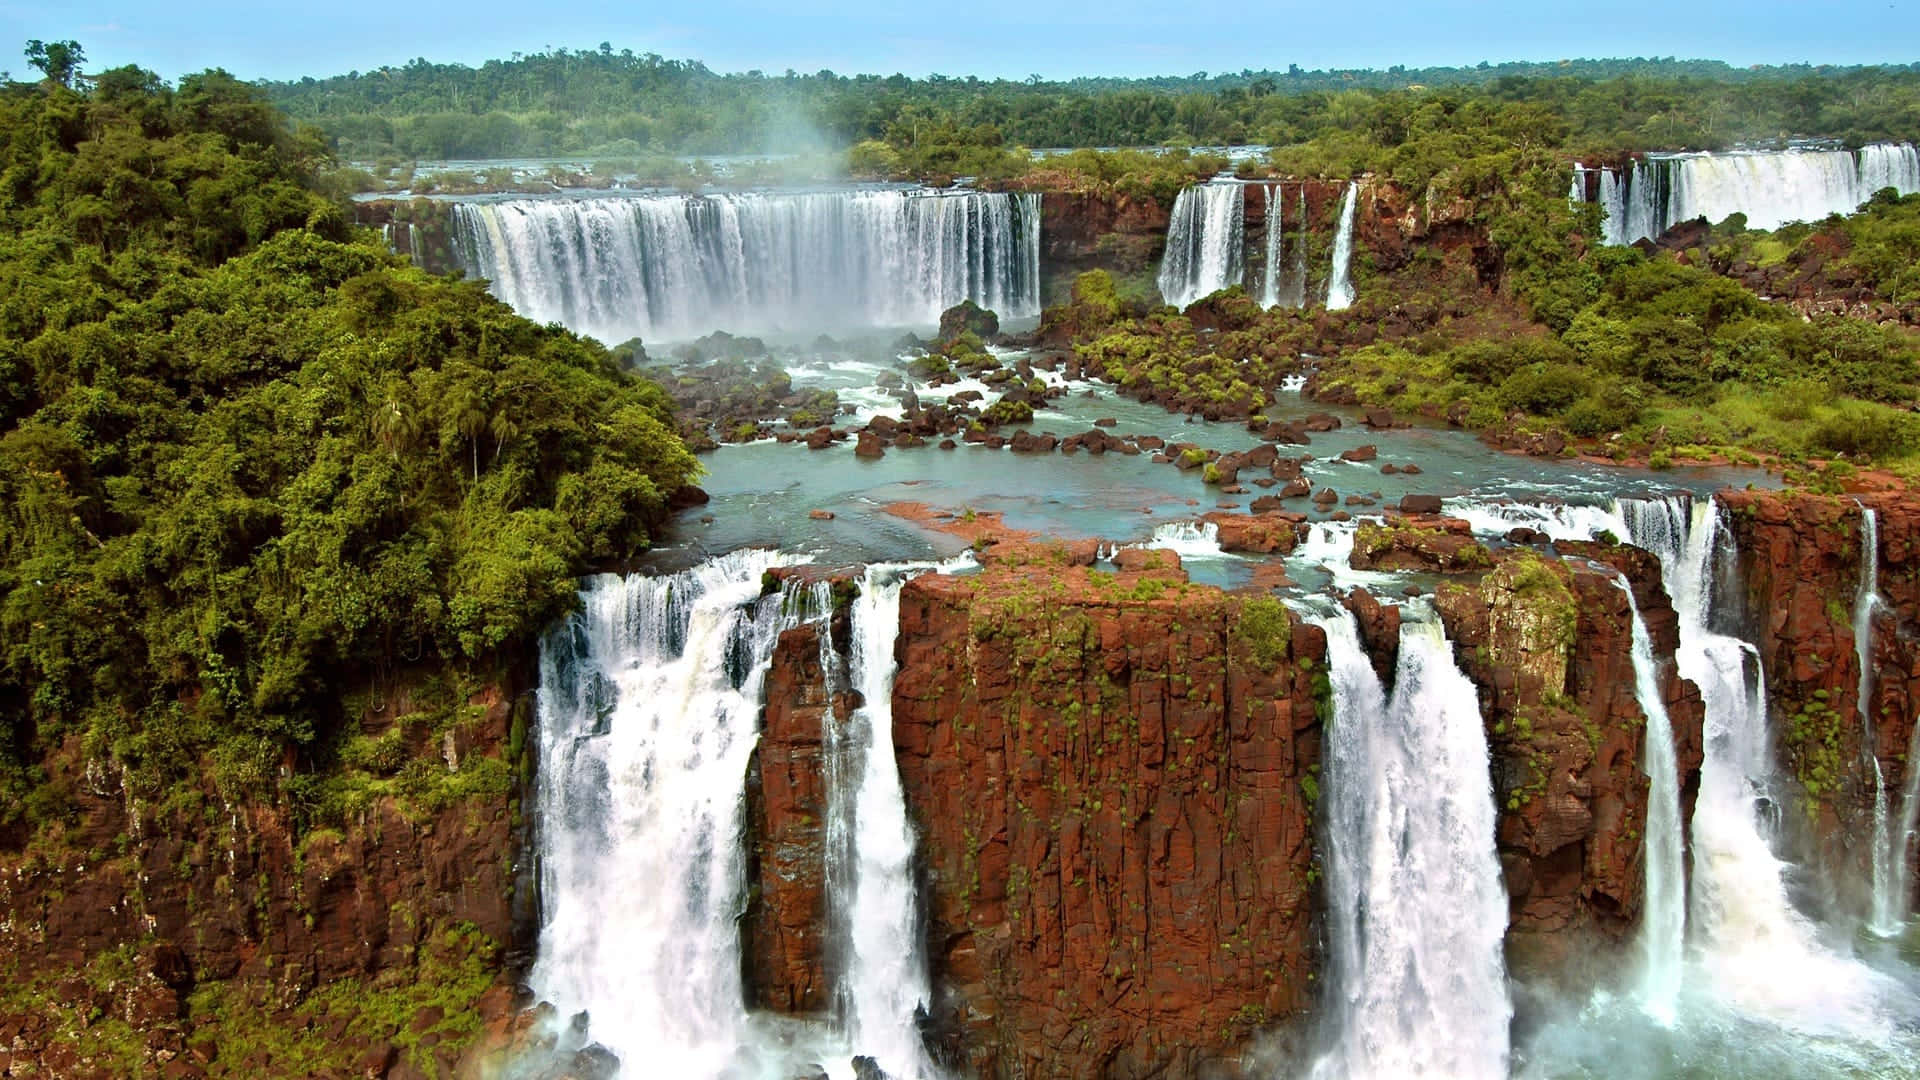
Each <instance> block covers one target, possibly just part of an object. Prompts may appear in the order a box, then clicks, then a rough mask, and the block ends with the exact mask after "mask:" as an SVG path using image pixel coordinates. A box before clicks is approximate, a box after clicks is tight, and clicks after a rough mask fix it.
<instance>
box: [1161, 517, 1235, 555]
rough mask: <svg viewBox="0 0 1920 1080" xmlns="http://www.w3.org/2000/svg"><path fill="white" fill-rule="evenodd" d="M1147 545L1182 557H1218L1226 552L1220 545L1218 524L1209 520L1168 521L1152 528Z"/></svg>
mask: <svg viewBox="0 0 1920 1080" xmlns="http://www.w3.org/2000/svg"><path fill="white" fill-rule="evenodd" d="M1147 546H1148V547H1150V548H1159V549H1160V550H1162V551H1171V552H1173V553H1175V554H1177V555H1179V556H1180V557H1181V558H1182V559H1219V558H1224V557H1225V556H1226V554H1227V553H1226V552H1225V551H1224V550H1222V549H1221V547H1220V526H1218V525H1215V524H1214V523H1213V522H1211V521H1170V522H1168V523H1166V524H1165V525H1161V526H1159V527H1157V528H1155V529H1154V530H1153V539H1151V540H1148V541H1147Z"/></svg>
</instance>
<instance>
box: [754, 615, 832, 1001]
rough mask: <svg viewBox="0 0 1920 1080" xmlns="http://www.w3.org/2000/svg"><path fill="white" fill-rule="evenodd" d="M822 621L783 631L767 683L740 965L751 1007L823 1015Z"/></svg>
mask: <svg viewBox="0 0 1920 1080" xmlns="http://www.w3.org/2000/svg"><path fill="white" fill-rule="evenodd" d="M828 687H829V683H828V680H827V672H826V666H825V665H824V664H823V663H822V654H821V640H820V628H819V626H818V625H817V624H814V623H805V624H802V625H800V626H797V627H794V628H793V629H791V630H788V631H787V632H786V633H784V634H781V635H780V641H779V644H777V645H776V646H775V647H774V652H773V660H772V663H771V666H770V667H769V668H768V670H767V678H766V684H765V693H766V712H765V714H764V721H763V727H762V730H761V733H760V743H759V745H758V746H757V747H756V748H755V750H754V754H753V759H752V762H751V764H749V765H748V767H747V833H746V835H747V859H748V864H747V882H748V885H747V888H748V897H747V911H746V918H745V919H744V920H743V922H742V929H741V949H742V951H743V956H742V961H741V967H742V971H743V973H744V975H745V985H746V992H747V1003H748V1005H750V1006H752V1007H755V1008H762V1009H767V1010H769V1011H771V1012H776V1013H780V1014H782V1015H788V1016H791V1015H805V1014H820V1013H824V1012H825V1011H826V1009H827V1007H828V1005H829V1004H830V1000H829V995H830V994H831V992H832V988H831V983H830V975H829V972H828V970H827V943H828V927H827V881H826V823H827V813H828V806H827V766H826V748H825V741H826V740H825V735H826V724H827V718H828V715H829V713H830V712H831V713H832V714H833V715H838V716H846V715H848V713H849V712H850V711H851V710H850V708H849V706H850V702H849V701H848V700H847V699H846V698H845V697H844V695H843V696H841V697H840V699H839V700H837V701H835V700H834V699H833V698H832V697H831V696H830V694H829V690H828Z"/></svg>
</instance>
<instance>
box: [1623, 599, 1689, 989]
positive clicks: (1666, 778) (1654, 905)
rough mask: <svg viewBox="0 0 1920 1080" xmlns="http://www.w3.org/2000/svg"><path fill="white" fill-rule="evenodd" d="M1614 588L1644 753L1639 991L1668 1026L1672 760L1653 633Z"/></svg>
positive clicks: (1681, 906) (1675, 965) (1672, 959)
mask: <svg viewBox="0 0 1920 1080" xmlns="http://www.w3.org/2000/svg"><path fill="white" fill-rule="evenodd" d="M1619 582H1620V589H1621V591H1622V592H1624V593H1626V594H1627V607H1628V608H1629V609H1630V610H1631V611H1632V612H1633V692H1634V697H1635V699H1636V700H1638V701H1639V703H1640V712H1641V713H1642V714H1643V715H1645V717H1646V719H1647V730H1646V749H1645V751H1644V760H1645V762H1646V772H1647V781H1648V790H1647V826H1646V843H1645V851H1644V855H1643V857H1644V858H1645V859H1646V881H1647V895H1646V901H1645V903H1644V905H1643V906H1642V913H1641V916H1640V955H1641V963H1642V971H1641V987H1640V999H1641V1005H1642V1007H1643V1008H1645V1009H1646V1010H1647V1013H1648V1014H1649V1015H1650V1016H1652V1017H1654V1019H1656V1020H1658V1021H1659V1022H1660V1023H1661V1024H1664V1025H1668V1026H1671V1025H1672V1024H1673V1021H1674V1016H1675V1012H1676V1006H1677V1004H1678V1001H1679V998H1680V972H1681V964H1682V962H1683V961H1684V960H1685V958H1686V957H1685V950H1686V930H1687V910H1686V905H1687V888H1686V867H1685V864H1684V862H1683V861H1682V848H1683V847H1684V840H1683V838H1682V836H1681V825H1680V765H1679V761H1678V759H1677V757H1676V755H1675V754H1674V749H1673V723H1672V721H1671V720H1670V719H1668V717H1667V705H1666V701H1665V700H1664V699H1663V698H1662V697H1661V695H1660V678H1659V672H1658V668H1657V666H1656V664H1655V662H1654V658H1653V639H1652V638H1651V637H1649V636H1648V634H1647V624H1646V621H1645V620H1644V619H1642V618H1641V617H1640V604H1639V601H1637V600H1635V599H1634V596H1633V587H1632V586H1631V585H1630V584H1628V582H1627V579H1626V577H1625V576H1622V577H1621V578H1620V579H1619Z"/></svg>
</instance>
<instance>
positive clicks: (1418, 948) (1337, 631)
mask: <svg viewBox="0 0 1920 1080" xmlns="http://www.w3.org/2000/svg"><path fill="white" fill-rule="evenodd" d="M1308 617H1309V618H1310V619H1311V620H1312V621H1313V622H1314V623H1316V624H1317V625H1319V626H1320V627H1322V628H1323V629H1324V630H1325V631H1326V633H1327V652H1328V667H1329V671H1330V674H1331V677H1332V683H1333V700H1334V717H1333V720H1332V721H1331V723H1330V724H1329V730H1328V733H1327V744H1326V745H1327V750H1326V753H1327V761H1326V771H1325V775H1324V778H1323V788H1322V794H1321V812H1322V813H1323V814H1324V816H1325V828H1324V833H1323V835H1324V836H1325V837H1326V847H1325V849H1324V851H1325V856H1324V857H1325V861H1326V866H1327V883H1326V892H1327V900H1328V904H1329V910H1328V912H1327V918H1328V932H1329V948H1328V970H1327V978H1328V980H1329V983H1328V987H1327V991H1326V994H1327V1003H1326V1008H1327V1013H1326V1015H1325V1018H1324V1023H1325V1025H1326V1026H1325V1037H1326V1039H1327V1041H1328V1048H1327V1051H1326V1053H1325V1054H1324V1055H1323V1056H1322V1057H1321V1058H1320V1059H1319V1060H1318V1061H1317V1062H1315V1064H1314V1065H1313V1068H1312V1075H1313V1076H1314V1077H1315V1078H1317V1080H1360V1078H1380V1080H1387V1078H1396V1077H1419V1076H1430V1077H1449V1078H1459V1080H1470V1078H1482V1077H1484V1078H1487V1080H1493V1078H1497V1077H1503V1076H1505V1075H1506V1073H1507V1053H1508V1036H1507V1024H1508V1021H1509V1019H1510V1018H1511V1016H1512V1007H1511V1005H1510V1004H1509V1003H1508V1000H1507V989H1506V975H1505V969H1504V966H1503V960H1502V952H1501V950H1502V945H1503V940H1504V938H1505V934H1506V927H1507V895H1506V889H1505V886H1504V885H1503V884H1502V880H1501V876H1500V864H1499V860H1498V859H1497V858H1496V856H1495V854H1494V836H1493V832H1494V807H1493V792H1492V787H1491V781H1490V779H1489V773H1488V760H1487V739H1486V730H1485V728H1484V726H1483V724H1482V721H1481V717H1480V706H1479V698H1478V694H1477V691H1476V690H1475V688H1474V686H1473V683H1472V682H1471V681H1469V680H1468V679H1467V677H1466V676H1465V675H1463V674H1462V673H1461V672H1460V670H1459V669H1458V668H1457V667H1456V666H1455V665H1454V660H1453V651H1452V646H1451V645H1449V644H1448V642H1447V640H1446V637H1445V635H1444V634H1443V633H1442V631H1441V629H1440V625H1439V622H1438V621H1437V620H1434V619H1432V618H1431V617H1430V616H1429V617H1426V618H1410V619H1408V620H1407V621H1406V622H1403V623H1402V624H1401V633H1400V659H1399V665H1398V667H1397V669H1396V672H1395V678H1394V690H1393V694H1392V697H1391V698H1389V697H1388V696H1387V694H1386V693H1385V691H1384V689H1383V688H1382V686H1381V684H1380V678H1379V676H1378V675H1377V674H1376V673H1375V672H1374V670H1373V664H1372V662H1371V661H1370V660H1369V659H1368V657H1367V654H1366V652H1365V651H1364V650H1363V649H1362V648H1361V646H1360V638H1359V630H1358V627H1357V626H1356V624H1355V622H1354V619H1353V616H1352V615H1350V614H1348V613H1347V612H1345V611H1344V610H1330V611H1322V610H1310V611H1309V612H1308Z"/></svg>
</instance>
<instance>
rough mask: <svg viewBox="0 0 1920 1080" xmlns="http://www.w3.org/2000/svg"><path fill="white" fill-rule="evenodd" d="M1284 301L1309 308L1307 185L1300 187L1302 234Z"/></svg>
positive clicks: (1291, 304)
mask: <svg viewBox="0 0 1920 1080" xmlns="http://www.w3.org/2000/svg"><path fill="white" fill-rule="evenodd" d="M1282 301H1283V302H1284V303H1285V304H1286V306H1288V307H1306V306H1307V185H1305V184H1301V185H1300V232H1299V235H1297V236H1295V237H1294V241H1293V268H1292V269H1291V270H1290V271H1289V272H1288V274H1287V291H1286V295H1285V296H1284V297H1283V298H1282Z"/></svg>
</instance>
